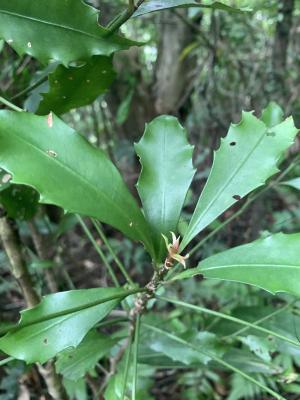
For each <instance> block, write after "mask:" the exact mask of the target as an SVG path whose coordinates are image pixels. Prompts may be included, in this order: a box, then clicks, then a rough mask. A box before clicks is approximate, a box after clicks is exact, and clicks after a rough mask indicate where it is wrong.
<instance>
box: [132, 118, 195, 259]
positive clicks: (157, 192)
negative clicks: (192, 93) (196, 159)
mask: <svg viewBox="0 0 300 400" xmlns="http://www.w3.org/2000/svg"><path fill="white" fill-rule="evenodd" d="M135 150H136V153H137V155H138V156H139V158H140V161H141V164H142V172H141V175H140V178H139V181H138V184H137V188H138V192H139V195H140V197H141V199H142V203H143V209H144V212H145V216H146V219H147V220H148V222H149V224H150V225H151V227H152V230H153V231H154V232H155V233H156V243H157V248H158V254H160V255H162V251H163V250H164V248H165V244H164V242H163V239H162V236H161V234H164V235H167V234H169V232H170V231H174V232H175V231H176V230H177V224H178V221H179V217H180V213H181V209H182V206H183V203H184V199H185V197H186V193H187V191H188V188H189V186H190V184H191V181H192V179H193V176H194V173H195V170H194V168H193V163H192V155H193V147H192V146H190V145H189V143H188V141H187V138H186V131H185V129H184V128H183V127H182V126H181V125H180V124H179V122H178V120H177V119H176V118H175V117H171V116H161V117H158V118H155V119H154V120H153V121H152V122H151V123H150V124H148V125H147V126H146V130H145V133H144V136H143V137H142V139H141V140H140V142H139V143H138V144H136V145H135Z"/></svg>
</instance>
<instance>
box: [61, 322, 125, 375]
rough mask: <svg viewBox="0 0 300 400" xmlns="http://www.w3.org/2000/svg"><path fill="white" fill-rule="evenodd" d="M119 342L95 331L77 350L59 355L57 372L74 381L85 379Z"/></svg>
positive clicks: (89, 334) (68, 350) (69, 350)
mask: <svg viewBox="0 0 300 400" xmlns="http://www.w3.org/2000/svg"><path fill="white" fill-rule="evenodd" d="M118 341H119V340H118V339H112V338H110V337H108V336H105V335H103V334H100V333H98V332H97V331H94V330H93V331H91V332H89V333H88V334H87V335H86V337H85V338H84V339H83V341H82V342H81V343H80V345H79V346H78V347H77V348H76V349H67V350H64V351H63V352H62V353H60V354H59V355H58V359H57V361H56V363H55V365H56V371H57V372H58V373H60V374H62V375H63V376H64V378H67V379H71V380H73V381H76V380H78V379H80V378H83V377H84V376H85V374H86V373H87V372H89V371H91V370H92V369H93V368H94V367H95V365H96V364H97V362H98V361H99V360H100V359H101V358H102V357H103V356H105V355H106V354H107V353H109V352H110V350H111V348H112V347H113V346H114V345H115V344H116V343H117V342H118Z"/></svg>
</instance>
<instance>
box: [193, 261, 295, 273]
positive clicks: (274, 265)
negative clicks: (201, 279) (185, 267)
mask: <svg viewBox="0 0 300 400" xmlns="http://www.w3.org/2000/svg"><path fill="white" fill-rule="evenodd" d="M200 267H201V266H200ZM240 267H251V268H252V267H254V268H255V267H258V268H281V267H284V268H300V265H296V264H249V263H248V264H230V265H218V266H215V267H204V268H199V272H197V273H201V272H203V271H211V270H216V269H229V268H240Z"/></svg>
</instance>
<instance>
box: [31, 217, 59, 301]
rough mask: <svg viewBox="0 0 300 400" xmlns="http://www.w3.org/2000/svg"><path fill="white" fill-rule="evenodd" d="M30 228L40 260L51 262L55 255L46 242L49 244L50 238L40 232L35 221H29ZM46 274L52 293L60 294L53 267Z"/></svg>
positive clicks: (46, 270)
mask: <svg viewBox="0 0 300 400" xmlns="http://www.w3.org/2000/svg"><path fill="white" fill-rule="evenodd" d="M28 227H29V229H30V232H31V236H32V240H33V243H34V247H35V249H36V251H37V254H38V256H39V258H40V259H41V260H43V261H47V260H51V259H52V258H53V255H52V254H51V247H50V246H49V245H48V243H46V241H47V242H48V237H46V236H43V235H42V234H41V233H40V232H39V230H38V228H37V226H36V224H35V223H34V221H29V222H28ZM44 272H45V278H46V282H47V286H48V287H49V289H50V291H51V292H52V293H56V292H58V285H57V282H56V279H55V275H54V273H53V270H52V269H51V267H50V268H46V269H45V270H44Z"/></svg>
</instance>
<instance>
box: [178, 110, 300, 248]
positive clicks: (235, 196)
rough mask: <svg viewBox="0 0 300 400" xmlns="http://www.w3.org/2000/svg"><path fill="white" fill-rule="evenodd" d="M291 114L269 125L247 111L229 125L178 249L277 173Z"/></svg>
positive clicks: (288, 140) (289, 136)
mask: <svg viewBox="0 0 300 400" xmlns="http://www.w3.org/2000/svg"><path fill="white" fill-rule="evenodd" d="M296 134H297V129H296V127H295V125H294V122H293V119H292V117H289V118H287V119H286V120H285V121H284V122H282V123H281V124H279V125H276V126H275V127H272V128H267V126H266V125H265V124H264V123H263V122H262V121H260V120H259V119H257V118H256V117H255V116H254V115H252V113H250V112H243V117H242V120H241V121H240V123H238V124H232V125H231V127H230V129H229V132H228V135H227V136H226V138H224V139H222V143H221V146H220V148H219V150H218V151H217V152H216V153H215V156H214V162H213V166H212V169H211V172H210V175H209V178H208V181H207V183H206V185H205V187H204V189H203V191H202V193H201V196H200V199H199V201H198V203H197V206H196V209H195V211H194V214H193V216H192V219H191V222H190V224H189V227H188V229H187V232H186V234H185V236H184V238H183V242H182V246H181V250H183V249H184V247H185V246H186V245H187V244H188V243H189V242H190V241H191V240H192V239H193V238H194V237H195V236H196V235H197V234H198V233H199V232H200V231H202V230H203V229H205V228H206V227H207V226H208V225H209V224H210V223H211V222H213V221H214V220H215V219H216V218H217V217H218V216H220V215H221V214H222V213H223V212H224V211H225V210H227V209H228V208H229V207H230V206H231V205H233V204H234V203H236V202H237V201H239V200H240V199H242V198H243V197H244V196H246V195H247V194H248V193H250V192H251V191H252V190H254V189H256V188H258V187H260V186H262V185H263V184H264V183H265V181H266V180H267V179H268V178H269V177H270V176H272V175H274V174H275V173H276V172H278V168H277V163H278V160H279V159H280V157H281V155H282V154H283V152H284V151H285V150H287V149H288V147H289V146H291V144H292V143H293V141H294V138H295V136H296Z"/></svg>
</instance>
